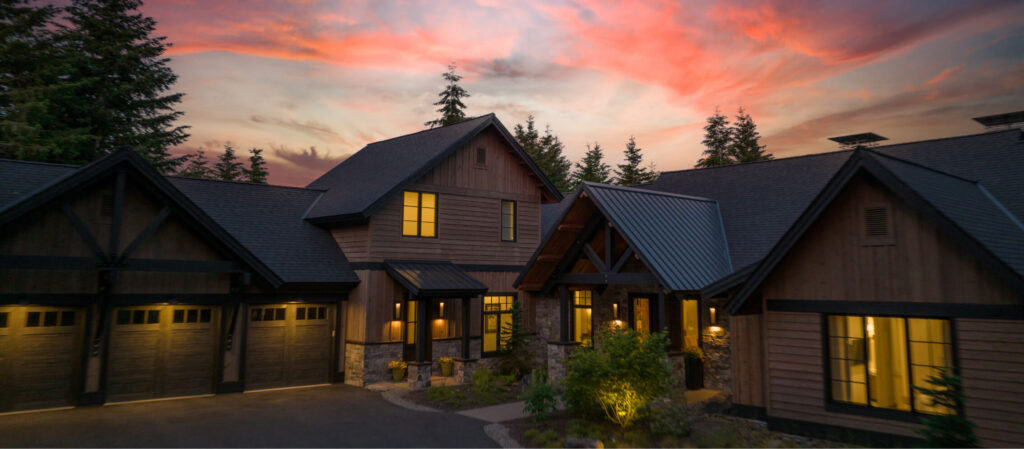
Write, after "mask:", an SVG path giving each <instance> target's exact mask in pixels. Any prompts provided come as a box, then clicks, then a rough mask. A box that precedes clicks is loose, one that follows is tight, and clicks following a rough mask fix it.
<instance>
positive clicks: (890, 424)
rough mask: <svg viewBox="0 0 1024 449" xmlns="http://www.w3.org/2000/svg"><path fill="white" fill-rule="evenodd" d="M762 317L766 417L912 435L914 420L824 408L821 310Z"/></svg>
mask: <svg viewBox="0 0 1024 449" xmlns="http://www.w3.org/2000/svg"><path fill="white" fill-rule="evenodd" d="M765 317H766V320H767V326H766V333H767V337H768V338H767V348H768V349H767V352H768V353H767V357H766V358H767V362H768V363H767V365H768V366H767V370H766V372H767V374H768V384H767V388H768V416H772V417H777V418H787V419H794V420H800V421H806V422H814V423H820V424H827V425H833V426H842V427H848V428H852V429H861V430H869V431H874V432H882V433H889V434H894V435H903V436H908V437H916V436H917V435H916V434H915V433H914V429H916V428H918V427H920V424H915V423H910V422H904V421H892V420H886V419H879V418H872V417H866V416H860V415H851V414H846V413H834V412H828V411H825V384H824V374H823V371H822V370H823V369H824V365H823V360H822V347H821V315H819V314H816V313H797V312H767V314H766V315H765ZM733 318H735V317H733Z"/></svg>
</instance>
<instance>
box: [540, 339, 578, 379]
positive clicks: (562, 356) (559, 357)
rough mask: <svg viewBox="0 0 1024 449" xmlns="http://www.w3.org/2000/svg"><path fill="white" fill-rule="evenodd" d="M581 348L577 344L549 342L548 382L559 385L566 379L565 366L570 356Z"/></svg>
mask: <svg viewBox="0 0 1024 449" xmlns="http://www.w3.org/2000/svg"><path fill="white" fill-rule="evenodd" d="M577 346H579V343H576V342H561V341H552V342H548V381H549V382H551V383H553V384H557V383H558V382H559V381H560V380H562V378H563V377H565V364H566V362H568V361H569V354H571V353H572V351H573V349H576V347H577Z"/></svg>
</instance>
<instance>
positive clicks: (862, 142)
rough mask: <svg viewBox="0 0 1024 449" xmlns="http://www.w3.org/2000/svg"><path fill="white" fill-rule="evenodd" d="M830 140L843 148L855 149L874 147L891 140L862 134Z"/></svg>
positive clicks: (831, 138) (876, 135)
mask: <svg viewBox="0 0 1024 449" xmlns="http://www.w3.org/2000/svg"><path fill="white" fill-rule="evenodd" d="M828 140H831V141H833V142H836V143H838V144H839V145H841V146H842V147H843V148H853V147H856V146H874V145H871V144H875V145H877V142H881V141H883V140H889V138H887V137H882V136H879V135H878V134H875V133H860V134H850V135H848V136H838V137H829V138H828Z"/></svg>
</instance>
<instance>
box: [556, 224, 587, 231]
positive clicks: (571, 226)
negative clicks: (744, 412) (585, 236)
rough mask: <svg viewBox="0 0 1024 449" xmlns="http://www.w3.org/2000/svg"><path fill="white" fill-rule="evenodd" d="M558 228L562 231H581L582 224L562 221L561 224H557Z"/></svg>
mask: <svg viewBox="0 0 1024 449" xmlns="http://www.w3.org/2000/svg"><path fill="white" fill-rule="evenodd" d="M558 230H559V231H563V232H568V231H577V232H578V231H582V230H583V225H582V224H575V223H562V224H560V225H558Z"/></svg>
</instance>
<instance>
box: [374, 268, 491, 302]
mask: <svg viewBox="0 0 1024 449" xmlns="http://www.w3.org/2000/svg"><path fill="white" fill-rule="evenodd" d="M384 269H386V270H387V272H388V274H389V275H391V277H392V278H394V279H395V280H396V281H398V283H399V284H402V286H403V287H405V288H406V289H407V290H409V293H410V294H412V295H413V296H460V297H462V296H476V295H479V294H481V293H484V292H486V291H487V286H486V285H484V284H483V283H481V282H480V281H478V280H476V279H474V278H473V277H471V276H470V275H468V274H466V272H465V271H462V269H461V268H459V267H457V266H455V264H453V263H451V262H425V261H394V260H391V261H384Z"/></svg>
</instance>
